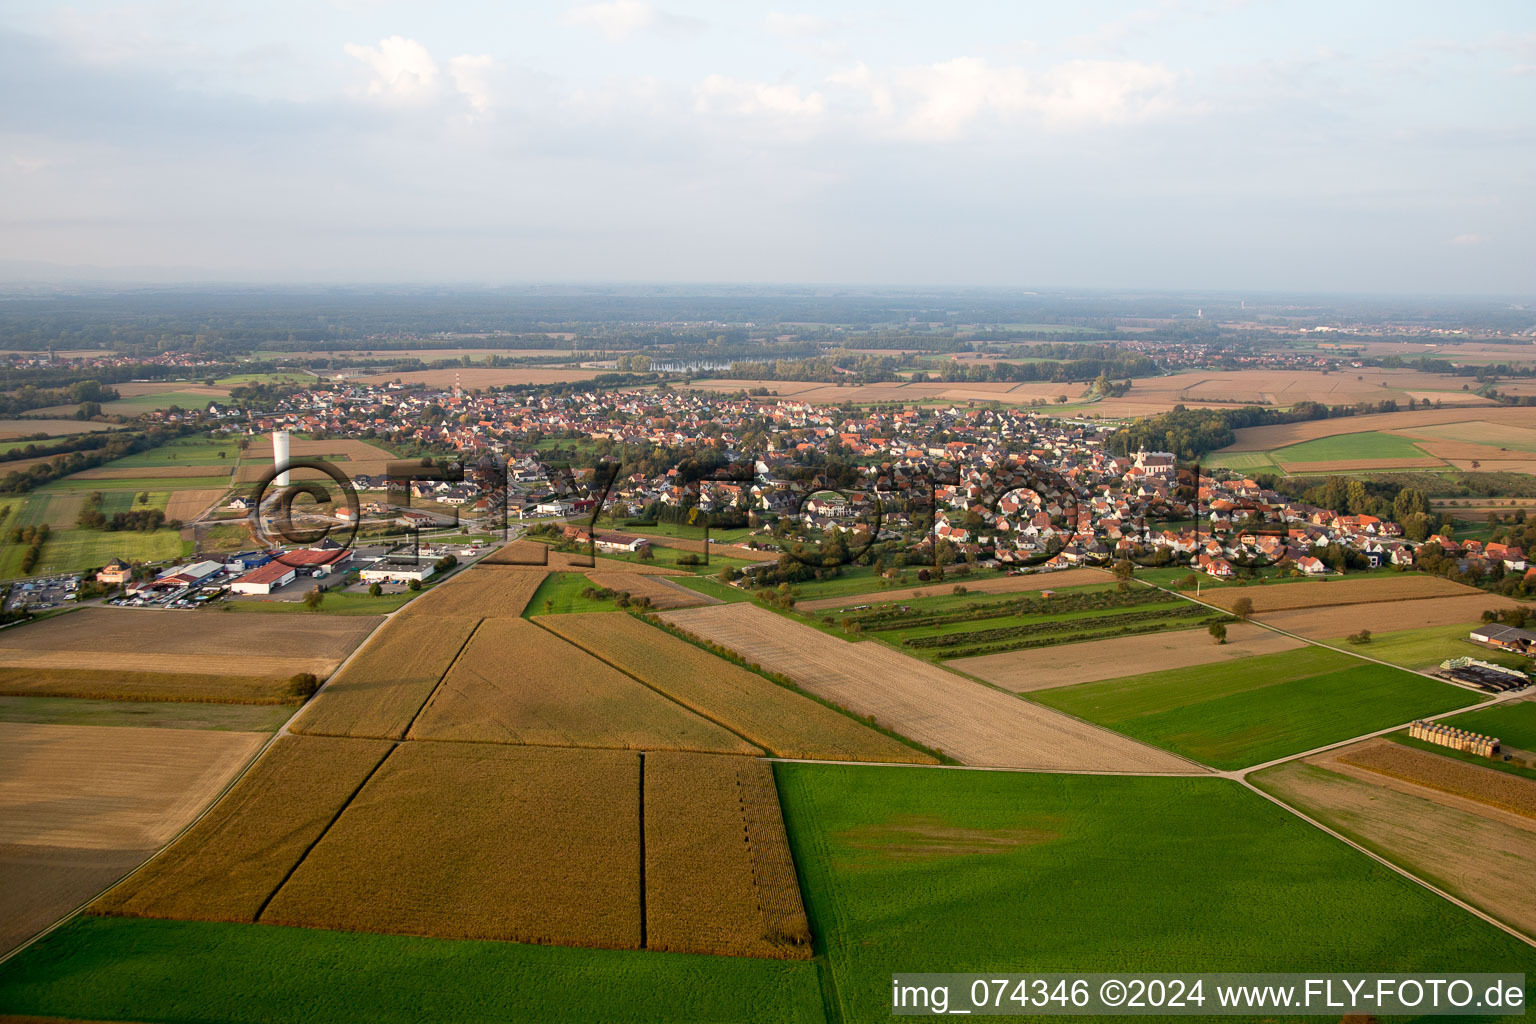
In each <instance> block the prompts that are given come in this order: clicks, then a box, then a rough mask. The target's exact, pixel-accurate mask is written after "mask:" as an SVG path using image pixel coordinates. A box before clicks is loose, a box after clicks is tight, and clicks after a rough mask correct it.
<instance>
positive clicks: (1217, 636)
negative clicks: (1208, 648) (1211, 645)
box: [1211, 622, 1227, 644]
mask: <svg viewBox="0 0 1536 1024" xmlns="http://www.w3.org/2000/svg"><path fill="white" fill-rule="evenodd" d="M1211 639H1213V640H1215V641H1216V642H1217V643H1218V644H1224V643H1226V642H1227V624H1226V623H1225V622H1213V623H1211Z"/></svg>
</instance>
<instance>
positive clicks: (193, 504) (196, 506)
mask: <svg viewBox="0 0 1536 1024" xmlns="http://www.w3.org/2000/svg"><path fill="white" fill-rule="evenodd" d="M156 472H158V470H157V471H156ZM224 493H225V489H224V488H219V489H216V490H205V489H198V490H192V491H172V492H171V499H170V500H169V501H167V502H166V503H165V517H166V518H167V519H180V520H181V521H182V522H188V521H190V520H193V519H196V518H197V517H198V516H200V515H202V514H203V513H204V512H206V511H207V510H208V509H209V508H210V507H211V506H212V505H213V503H214V502H216V501H218V500H219V499H220V498H221V497H223V496H224Z"/></svg>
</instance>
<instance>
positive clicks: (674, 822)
mask: <svg viewBox="0 0 1536 1024" xmlns="http://www.w3.org/2000/svg"><path fill="white" fill-rule="evenodd" d="M643 775H644V780H645V937H646V942H645V944H646V948H648V949H659V950H666V951H669V952H673V953H714V954H718V955H721V956H758V957H771V958H774V959H778V960H809V959H810V957H811V927H810V925H809V924H808V923H807V921H806V918H805V905H804V904H803V903H802V902H801V900H800V885H799V883H798V882H797V881H796V879H795V863H794V860H793V859H792V858H791V857H790V853H789V838H788V836H786V835H785V833H784V815H783V813H782V812H781V811H780V810H779V794H778V791H777V790H776V789H775V788H774V784H773V767H772V765H770V764H768V763H767V762H765V761H759V760H757V759H756V758H750V757H731V756H729V755H725V754H675V753H660V754H647V755H645V763H644V772H643Z"/></svg>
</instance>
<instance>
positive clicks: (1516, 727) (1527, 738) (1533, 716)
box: [1445, 700, 1536, 752]
mask: <svg viewBox="0 0 1536 1024" xmlns="http://www.w3.org/2000/svg"><path fill="white" fill-rule="evenodd" d="M1445 724H1447V725H1454V726H1455V727H1456V728H1458V729H1470V730H1471V731H1473V732H1480V733H1483V734H1484V735H1487V736H1497V737H1498V738H1499V740H1500V741H1501V742H1502V743H1503V744H1504V745H1505V746H1509V747H1518V748H1519V749H1521V750H1529V751H1533V752H1536V702H1532V701H1528V700H1526V701H1519V702H1517V703H1513V704H1500V705H1498V706H1497V707H1491V708H1484V709H1482V710H1481V711H1469V712H1467V713H1466V714H1464V715H1457V716H1456V717H1455V718H1447V719H1445Z"/></svg>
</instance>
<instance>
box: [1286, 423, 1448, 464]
mask: <svg viewBox="0 0 1536 1024" xmlns="http://www.w3.org/2000/svg"><path fill="white" fill-rule="evenodd" d="M1268 454H1269V456H1270V457H1271V458H1272V459H1273V460H1274V461H1275V462H1347V461H1354V460H1359V459H1422V458H1424V457H1425V452H1424V450H1423V449H1422V448H1420V447H1419V446H1418V445H1416V444H1414V443H1413V441H1412V439H1410V438H1406V437H1399V436H1397V435H1396V434H1383V433H1381V432H1380V431H1366V432H1364V433H1360V434H1339V435H1337V436H1335V437H1320V438H1318V439H1317V440H1315V441H1303V442H1301V443H1300V444H1292V445H1287V446H1286V447H1284V448H1276V449H1274V451H1272V452H1270V453H1268Z"/></svg>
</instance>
